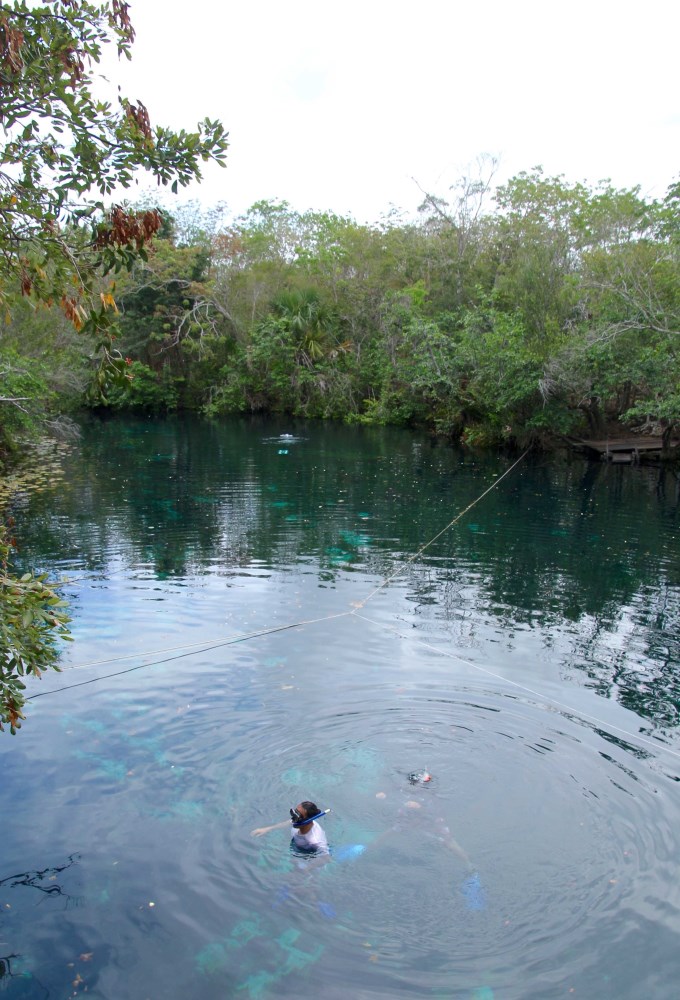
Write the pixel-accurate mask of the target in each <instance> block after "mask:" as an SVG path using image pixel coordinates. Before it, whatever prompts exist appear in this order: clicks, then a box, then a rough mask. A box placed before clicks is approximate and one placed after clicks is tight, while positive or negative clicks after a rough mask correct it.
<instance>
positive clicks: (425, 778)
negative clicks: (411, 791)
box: [408, 771, 432, 785]
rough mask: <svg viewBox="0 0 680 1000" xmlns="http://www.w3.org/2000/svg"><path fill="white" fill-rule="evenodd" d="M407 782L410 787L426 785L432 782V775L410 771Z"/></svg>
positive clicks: (425, 772) (426, 772)
mask: <svg viewBox="0 0 680 1000" xmlns="http://www.w3.org/2000/svg"><path fill="white" fill-rule="evenodd" d="M408 780H409V781H410V782H411V784H412V785H427V784H429V782H430V781H432V775H431V774H430V772H429V771H411V773H410V774H409V776H408Z"/></svg>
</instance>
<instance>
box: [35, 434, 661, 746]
mask: <svg viewBox="0 0 680 1000" xmlns="http://www.w3.org/2000/svg"><path fill="white" fill-rule="evenodd" d="M529 450H530V449H526V451H524V452H523V453H522V454H521V455H520V457H519V458H518V459H517V460H516V461H515V462H513V464H512V465H511V466H510V467H509V468H508V469H506V470H505V472H504V473H503V474H502V475H501V476H499V477H498V478H497V479H495V481H494V482H493V483H491V485H490V486H488V487H487V488H486V489H485V490H484V491H483V492H482V493H480V495H479V496H478V497H476V498H475V499H474V500H473V501H472V503H470V504H468V505H467V507H465V508H464V509H463V510H461V511H460V512H459V513H458V514H456V516H455V517H454V518H453V519H452V520H451V521H449V523H448V524H447V525H446V526H445V527H444V528H442V529H441V530H440V531H438V532H437V534H436V535H433V537H432V538H430V540H429V541H427V542H425V544H424V545H421V547H420V548H419V549H418V550H417V551H416V552H415V553H414V554H413V555H412V556H410V557H409V558H408V559H406V560H404V561H403V562H402V563H401V564H400V565H399V566H398V567H397V568H396V569H395V570H394V571H393V572H392V573H390V574H388V575H387V576H386V577H384V579H383V580H382V581H381V582H380V583H379V584H378V586H377V587H375V588H374V589H373V590H372V591H371V592H370V594H368V596H367V597H365V598H364V599H363V600H362V601H357V602H354V603H353V607H352V609H351V610H349V611H339V612H335V613H333V614H329V615H323V616H321V617H319V618H307V619H302V620H300V621H297V622H288V623H286V624H284V625H275V626H271V627H269V628H263V629H258V630H256V631H253V632H247V633H236V634H234V635H230V636H226V637H224V638H219V639H216V640H204V641H203V642H200V643H191V644H184V645H181V646H171V647H166V648H164V649H157V650H151V651H149V652H146V653H129V654H126V655H124V656H119V657H111V658H109V659H104V660H92V661H90V662H89V663H84V664H78V665H77V666H76V667H74V669H84V668H86V667H91V666H100V665H101V664H103V663H116V662H120V661H122V660H129V659H133V658H135V657H140V656H141V657H143V658H146V657H148V656H157V655H158V654H159V653H167V652H169V653H173V652H175V651H176V650H178V649H184V650H187V652H184V653H179V654H178V655H177V656H167V657H163V658H161V659H156V660H152V661H150V662H148V663H138V664H136V665H135V666H133V667H126V668H125V669H123V670H117V671H114V672H113V673H110V674H103V675H100V676H98V677H92V678H90V679H89V680H84V681H77V682H75V683H73V684H65V685H63V686H62V687H59V688H51V689H50V690H49V691H41V692H38V693H36V694H34V695H31V696H30V697H28V698H26V701H35V699H36V698H44V697H46V696H47V695H51V694H57V693H59V692H63V691H70V690H73V689H74V688H78V687H85V686H86V685H89V684H96V683H98V682H99V681H104V680H110V679H112V678H115V677H121V676H123V675H124V674H130V673H133V672H135V671H137V670H142V669H144V668H146V667H153V666H159V665H161V664H163V663H170V662H172V661H173V660H181V659H183V658H185V657H187V656H194V655H196V653H199V652H201V653H207V652H210V651H211V650H214V649H220V648H221V647H223V646H230V645H235V644H237V643H240V642H247V641H249V640H250V639H256V638H259V637H261V636H264V635H273V634H275V633H277V632H285V631H288V630H290V629H295V628H302V627H303V626H305V625H316V624H319V623H321V622H327V621H332V620H334V619H338V618H348V617H354V618H357V619H361V620H362V621H365V622H367V623H369V624H371V625H374V626H376V627H377V628H380V629H383V630H385V631H388V632H393V633H394V634H395V635H397V636H398V637H399V638H401V639H406V638H408V639H410V640H411V641H412V642H415V643H416V645H419V646H422V647H423V648H425V649H429V650H431V651H433V652H435V653H439V654H441V655H442V656H447V657H449V658H450V659H454V660H458V661H459V662H461V663H465V664H467V665H468V666H471V667H473V668H474V669H475V670H477V671H478V672H480V673H482V674H486V675H487V676H488V677H492V678H494V680H497V681H501V682H502V683H504V684H509V685H511V686H512V687H514V688H517V689H518V690H521V691H524V692H525V693H526V694H529V695H531V697H532V698H534V699H536V700H537V701H538V702H539V703H544V704H548V705H552V706H554V707H555V708H557V709H559V710H560V711H564V712H567V713H569V714H571V715H573V716H577V717H579V718H582V719H586V720H588V721H590V722H596V723H598V724H599V725H602V726H605V727H607V728H609V729H613V730H616V731H617V732H618V733H621V734H623V735H625V736H627V737H628V738H629V739H631V740H633V741H636V742H638V743H643V744H645V745H647V746H650V747H652V748H653V749H654V750H663V751H665V752H666V753H668V754H670V755H671V756H673V757H677V758H680V753H678V752H677V751H675V750H673V749H672V748H671V747H667V746H665V745H664V744H662V743H658V742H654V741H653V740H650V739H648V738H646V737H644V736H640V735H639V734H638V733H632V732H630V730H627V729H624V728H623V727H621V726H617V725H615V724H613V723H611V722H607V721H605V720H604V719H600V718H598V717H597V716H595V715H589V714H588V713H587V712H583V711H581V710H580V709H579V710H576V709H573V708H571V707H570V706H569V705H567V704H566V703H564V702H561V701H559V699H557V698H552V697H550V696H549V695H546V694H543V693H541V692H539V691H536V690H534V689H533V688H530V687H528V686H527V685H525V684H520V683H518V682H517V681H514V680H512V679H510V678H508V677H504V676H503V675H502V674H499V673H497V672H496V671H494V670H490V669H489V668H488V667H483V666H482V665H481V664H479V663H475V661H474V660H471V659H469V658H467V657H464V656H461V655H460V654H459V653H454V652H452V651H451V650H448V649H445V648H443V647H441V646H435V645H433V644H432V643H429V642H425V641H424V640H422V639H418V638H416V637H415V636H413V635H410V634H409V635H406V634H405V633H404V632H403V630H401V631H400V630H399V629H398V628H396V627H395V626H393V625H388V624H386V623H384V622H378V621H375V620H374V619H372V618H369V617H367V616H366V615H362V614H360V613H359V612H360V610H361V609H363V608H364V607H365V605H366V604H367V603H368V602H369V601H370V600H372V599H373V598H374V597H375V596H376V594H378V593H380V591H381V590H383V589H384V588H385V587H387V586H388V585H389V584H390V583H391V582H392V581H393V580H394V579H395V578H396V577H398V576H399V575H401V573H402V572H403V571H404V569H406V568H407V567H408V566H410V565H411V563H413V562H414V561H415V560H416V559H417V558H418V557H419V556H421V555H422V553H423V552H425V550H426V549H428V548H429V547H430V546H431V545H432V544H433V543H434V542H436V541H437V539H438V538H441V536H442V535H444V534H445V533H446V532H447V531H449V530H450V529H451V528H452V527H453V526H454V525H455V524H457V523H458V521H460V520H461V518H463V517H464V516H465V514H467V513H468V512H469V511H470V510H472V508H473V507H475V506H476V505H477V504H478V503H479V502H480V501H481V500H483V499H484V497H486V496H488V494H489V493H491V492H492V491H493V490H495V489H496V488H497V487H498V486H499V484H500V483H501V482H502V481H503V479H505V478H506V477H507V476H509V475H510V473H511V472H512V471H513V470H514V469H516V468H517V466H518V465H519V464H520V463H521V462H522V461H523V460H524V459H525V458H526V456H527V455H528V454H529ZM197 647H200V648H197Z"/></svg>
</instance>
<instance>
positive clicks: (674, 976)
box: [0, 421, 680, 1000]
mask: <svg viewBox="0 0 680 1000" xmlns="http://www.w3.org/2000/svg"><path fill="white" fill-rule="evenodd" d="M285 433H292V434H293V435H294V437H293V438H292V439H290V438H282V437H280V435H282V434H285ZM511 464H512V460H511V459H508V458H503V457H496V456H480V455H472V454H470V453H468V452H459V451H456V450H454V449H452V448H449V447H447V446H445V445H443V444H441V443H436V442H432V441H430V440H429V439H428V438H426V437H422V436H419V435H415V434H411V433H408V432H398V431H382V430H364V429H358V430H355V429H347V428H341V427H330V426H329V427H325V426H321V425H308V426H307V425H299V424H298V425H295V426H294V427H291V426H288V425H284V424H279V423H275V422H262V421H252V422H251V421H234V422H228V423H224V424H218V425H207V424H200V423H196V422H182V421H172V422H166V423H154V422H144V421H139V422H131V421H110V422H105V423H99V422H94V423H91V424H87V425H86V426H85V427H84V431H83V436H82V439H81V440H80V442H79V443H78V444H77V445H76V446H74V448H73V449H72V450H71V451H70V453H69V454H68V455H67V457H66V459H65V471H66V476H65V479H64V480H63V481H62V482H61V483H59V484H58V485H55V486H54V487H53V488H51V489H47V490H46V491H45V492H42V493H33V494H31V495H26V496H21V495H19V496H17V497H16V498H15V500H14V501H13V505H12V510H13V513H14V516H15V517H16V519H17V522H18V523H17V536H18V538H19V541H20V543H21V555H22V558H23V559H24V560H25V562H26V564H27V565H31V566H36V565H39V566H41V567H44V568H46V569H49V570H50V571H51V572H52V573H54V574H65V575H68V576H69V578H71V580H72V583H71V584H70V585H69V586H68V588H67V590H68V594H69V596H70V598H71V600H72V608H73V615H74V622H73V631H74V636H75V642H74V643H73V644H72V645H71V646H70V647H69V649H68V651H67V652H68V655H67V656H66V655H65V657H64V664H65V669H64V672H63V673H62V674H61V675H56V674H54V675H52V676H50V677H46V678H44V679H43V681H42V682H40V683H36V684H35V685H34V686H33V687H32V688H31V692H32V693H33V694H35V695H38V697H36V698H35V699H34V700H33V701H32V702H31V703H30V704H29V712H28V721H27V722H26V724H25V725H24V728H23V730H22V731H21V733H20V734H19V735H18V736H17V737H16V738H15V739H12V738H10V737H9V736H4V737H2V738H1V739H0V754H1V755H2V765H3V768H2V774H3V779H2V786H1V788H0V808H1V809H2V815H3V820H4V822H3V851H2V869H1V870H0V972H1V973H2V977H1V978H0V986H1V987H2V988H4V989H5V991H6V992H5V995H6V996H7V997H8V998H14V997H17V998H19V997H21V998H24V997H48V996H49V997H69V996H73V995H76V996H80V995H81V994H84V993H85V989H86V988H87V995H88V996H90V997H99V998H106V1000H119V998H121V997H125V998H129V1000H137V998H139V1000H144V998H149V1000H156V998H163V997H167V998H185V997H192V998H198V1000H214V998H216V997H244V998H258V997H262V998H278V997H294V996H298V995H299V994H300V993H302V992H305V993H308V992H309V991H311V990H315V991H319V992H322V993H323V995H324V997H325V998H326V1000H344V998H347V997H353V998H359V1000H364V998H366V1000H371V998H384V1000H388V998H391V997H397V996H398V997H401V996H403V997H413V998H416V997H432V998H437V1000H441V998H469V1000H551V998H553V997H554V998H559V997H570V996H575V997H581V998H588V1000H591V998H597V1000H609V998H611V1000H627V998H630V1000H638V998H641V997H644V998H651V1000H654V998H659V1000H667V998H668V997H669V996H671V995H674V992H675V990H676V983H677V981H678V977H679V976H680V885H679V884H678V879H677V871H678V861H679V859H680V851H679V844H680V807H679V803H678V799H679V794H680V788H679V785H678V781H680V733H679V732H678V725H679V722H680V719H679V716H678V708H679V705H680V700H679V699H680V655H679V654H680V649H679V642H678V617H679V616H678V612H679V597H680V537H679V536H678V531H677V524H678V504H679V502H680V489H679V484H678V480H677V479H676V478H675V477H674V476H673V475H672V474H671V473H669V472H663V471H659V470H658V469H645V468H640V469H638V468H616V467H608V466H605V465H594V464H587V463H585V462H583V463H582V462H580V461H575V462H573V463H571V464H559V463H556V462H551V461H547V460H544V459H538V458H528V459H525V460H524V461H523V462H521V463H520V465H518V467H517V468H516V469H514V470H513V471H512V472H511V473H510V474H509V475H508V476H506V477H505V478H503V479H502V480H501V481H500V483H499V484H498V486H497V488H496V489H494V490H492V491H491V492H490V493H488V494H487V495H486V496H485V497H484V498H483V499H481V500H480V501H479V503H477V504H476V505H475V506H474V507H473V508H472V509H471V510H469V511H467V513H464V514H463V516H462V517H460V519H459V520H458V521H457V523H456V524H455V525H454V526H453V527H451V528H450V530H448V531H446V532H445V533H444V534H442V535H440V536H439V537H438V538H437V539H436V541H435V542H433V543H432V544H431V545H429V546H428V547H427V549H425V550H424V551H423V552H419V550H420V548H421V546H422V545H424V544H425V543H426V542H427V541H428V540H430V539H432V538H434V536H436V535H437V534H438V533H439V532H440V531H441V530H442V529H443V528H444V527H445V526H446V525H447V524H449V522H450V521H452V519H454V518H455V517H456V516H457V515H459V514H461V512H463V511H465V509H466V508H467V507H468V505H469V504H471V503H473V501H475V500H476V499H477V498H478V497H480V496H481V494H483V493H484V491H485V490H487V488H488V487H489V486H491V485H492V484H493V483H494V482H495V481H496V480H498V479H500V477H501V476H502V475H503V473H505V472H506V470H508V469H509V467H510V465H511ZM387 578H389V582H387V583H385V584H384V585H382V586H381V584H382V583H383V581H385V580H386V579H387ZM299 623H304V624H299ZM284 626H295V627H292V628H283V627H284ZM273 629H278V630H277V631H271V630H273ZM237 640H238V641H237ZM420 767H427V768H428V769H429V770H430V771H431V772H432V773H433V775H434V781H433V782H432V784H431V785H430V786H429V787H426V788H424V789H420V790H419V789H415V790H414V789H413V788H411V787H410V786H409V784H408V782H407V780H406V775H407V774H408V772H409V771H412V770H414V769H418V768H420ZM379 793H380V797H378V795H379ZM305 798H312V799H314V800H315V801H316V802H317V803H319V805H321V806H326V805H329V806H332V809H333V811H332V812H331V813H330V815H329V816H327V817H326V818H325V819H324V820H323V825H324V828H325V830H326V832H327V834H328V837H329V840H330V842H331V844H332V845H333V846H334V847H335V848H336V849H339V848H342V847H343V846H347V845H353V844H362V845H364V846H365V848H366V849H365V850H364V852H363V853H362V854H361V855H360V856H359V857H357V858H356V859H355V860H353V861H347V862H343V863H336V864H333V865H330V866H328V867H327V868H324V869H322V870H320V871H315V872H311V873H310V872H303V871H300V870H298V868H297V867H296V863H295V859H294V858H292V857H291V855H290V852H289V848H288V833H287V831H285V830H281V831H275V832H272V833H270V834H269V835H268V836H267V837H264V838H254V837H252V836H251V835H250V831H251V830H252V829H253V828H254V827H259V826H262V825H264V824H269V823H274V822H276V821H278V820H282V819H284V818H285V817H286V816H287V815H288V809H289V807H290V806H291V805H294V804H295V803H296V802H298V801H300V799H305ZM410 798H411V799H413V798H414V799H415V800H416V801H418V802H419V803H420V805H421V809H420V811H418V812H416V811H415V810H411V811H410V815H411V816H412V817H415V819H412V822H411V823H409V824H408V825H407V826H405V827H404V826H402V828H401V829H400V830H399V831H398V832H395V833H394V834H392V835H391V836H387V837H385V838H384V839H383V838H382V837H381V834H383V833H385V832H386V831H388V830H390V829H391V827H392V826H393V825H394V824H395V821H396V820H397V815H398V813H399V810H400V809H401V808H402V807H403V804H404V802H405V801H406V800H407V799H410ZM421 817H422V818H421ZM440 818H443V819H444V820H445V821H446V822H447V823H448V825H449V827H450V828H451V831H452V833H453V836H454V837H455V838H456V840H457V841H458V843H459V844H460V845H462V847H463V848H464V850H465V851H466V852H467V854H468V855H469V856H470V858H471V859H472V863H473V866H474V868H475V869H476V870H477V872H478V873H479V880H480V884H481V887H482V888H481V893H480V894H479V895H478V896H477V897H476V899H473V900H471V899H470V897H469V896H467V897H466V895H465V893H464V892H463V891H462V888H463V883H464V879H465V876H466V871H465V866H464V864H463V862H462V861H461V860H460V859H459V858H458V857H457V856H456V855H455V854H454V853H452V852H450V851H448V850H447V849H446V846H445V845H443V844H442V843H440V842H439V841H438V840H437V839H435V837H433V836H432V835H431V834H432V832H435V833H436V830H437V828H438V827H437V821H438V820H439V819H440ZM471 904H472V905H471Z"/></svg>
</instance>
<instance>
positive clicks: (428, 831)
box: [371, 771, 474, 871]
mask: <svg viewBox="0 0 680 1000" xmlns="http://www.w3.org/2000/svg"><path fill="white" fill-rule="evenodd" d="M408 780H409V784H410V785H411V786H412V787H413V788H414V789H417V790H419V789H423V788H427V787H428V786H429V785H430V783H431V782H432V775H431V774H430V772H429V771H412V772H411V773H410V774H409V775H408ZM376 798H378V799H385V798H387V796H386V794H385V793H384V792H378V794H377V795H376ZM422 808H423V803H422V802H420V801H418V800H417V799H415V798H411V799H407V800H406V802H404V803H403V805H402V806H401V808H400V809H399V810H398V812H397V820H396V822H395V823H394V824H393V825H392V826H391V827H390V828H389V829H388V830H385V832H384V833H382V834H380V836H379V837H378V838H377V839H376V840H374V841H373V843H372V845H371V846H372V847H373V846H375V844H376V843H378V841H382V840H383V839H384V838H385V837H389V836H390V835H391V834H393V833H398V832H399V831H401V830H403V829H404V827H406V826H408V825H410V824H412V823H413V824H416V825H417V826H418V830H419V832H420V833H421V834H422V835H423V836H425V837H429V838H431V839H433V840H437V841H439V843H441V844H443V845H444V846H445V847H447V848H448V849H449V850H450V851H453V853H454V854H456V855H457V856H458V857H459V858H460V859H461V861H463V862H464V863H465V865H466V867H467V868H468V870H469V871H474V865H473V864H472V862H471V861H470V858H469V857H468V856H467V854H466V853H465V851H464V850H463V848H462V847H461V846H460V844H459V843H458V842H457V841H456V840H454V838H453V836H452V835H451V831H450V830H449V828H448V826H447V824H446V821H445V820H444V817H443V816H437V815H436V813H434V812H433V810H432V808H431V807H430V806H428V807H427V811H426V816H425V817H423V816H422V814H418V813H416V810H419V809H422Z"/></svg>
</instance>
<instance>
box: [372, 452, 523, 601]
mask: <svg viewBox="0 0 680 1000" xmlns="http://www.w3.org/2000/svg"><path fill="white" fill-rule="evenodd" d="M530 450H531V449H530V448H527V449H526V451H524V452H523V453H522V454H521V455H520V456H519V458H518V459H517V461H516V462H513V464H512V465H511V466H510V468H509V469H506V470H505V472H504V473H503V475H502V476H499V477H498V478H497V479H496V481H495V482H493V483H492V484H491V486H489V487H487V489H485V490H484V492H483V493H480V495H479V496H478V497H477V498H476V500H473V501H472V503H469V504H468V505H467V507H466V508H465V509H464V510H461V511H460V513H459V514H456V516H455V517H454V518H453V520H452V521H449V523H448V524H447V525H446V527H445V528H442V530H441V531H438V532H437V534H436V535H434V536H433V537H432V538H431V539H430V540H429V542H425V544H424V545H421V547H420V548H419V549H418V551H417V552H414V554H413V555H412V556H409V558H408V559H405V560H404V561H403V562H402V563H401V565H400V566H398V567H397V569H395V570H394V572H392V573H390V574H389V576H386V577H385V579H384V580H383V581H382V583H379V584H378V586H377V587H376V588H375V590H373V591H371V593H370V594H369V595H368V597H365V598H364V599H363V601H358V602H357V603H356V604H355V605H354V607H355V608H357V609H358V608H363V607H364V606H365V605H366V604H368V602H369V601H370V600H372V599H373V598H374V597H375V595H376V594H378V593H380V591H381V590H383V589H384V588H385V587H386V586H387V585H388V584H389V583H391V582H392V580H394V579H395V577H397V576H399V575H400V574H401V573H402V572H403V571H404V570H405V569H406V567H407V566H410V565H411V563H412V562H414V561H415V560H416V559H417V558H418V557H419V556H421V555H422V554H423V552H424V551H425V549H428V548H429V547H430V545H432V544H433V543H434V542H436V541H437V539H438V538H441V536H442V535H444V534H446V532H447V531H448V530H449V529H450V528H452V527H453V526H454V524H457V522H458V521H460V519H461V518H462V517H464V516H465V515H466V514H467V513H468V511H471V510H472V508H473V507H475V506H476V505H477V504H478V503H479V502H480V500H483V499H484V497H485V496H487V495H488V494H489V493H491V491H492V490H495V489H496V487H497V486H498V484H499V483H500V482H502V481H503V480H504V479H505V477H506V476H509V475H510V473H511V472H512V471H513V470H514V469H516V468H517V466H518V465H519V464H520V462H521V461H523V460H524V459H525V458H526V457H527V455H528V454H529V451H530Z"/></svg>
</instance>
